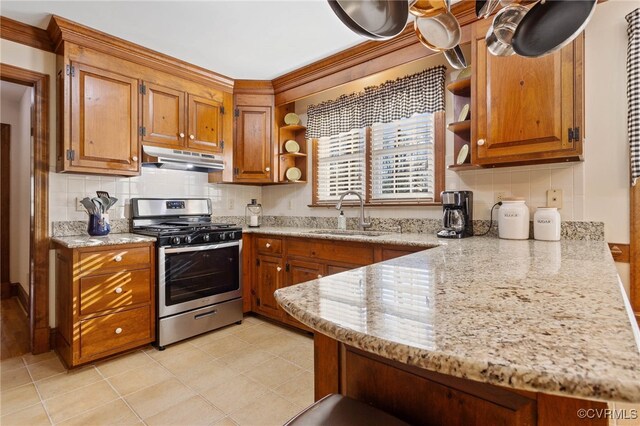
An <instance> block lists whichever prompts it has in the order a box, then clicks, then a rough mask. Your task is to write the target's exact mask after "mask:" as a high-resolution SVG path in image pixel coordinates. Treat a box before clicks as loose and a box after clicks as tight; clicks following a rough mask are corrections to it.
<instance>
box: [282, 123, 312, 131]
mask: <svg viewBox="0 0 640 426" xmlns="http://www.w3.org/2000/svg"><path fill="white" fill-rule="evenodd" d="M280 130H289V131H292V132H299V131H300V130H307V128H306V127H305V126H303V125H301V124H288V125H286V126H281V127H280Z"/></svg>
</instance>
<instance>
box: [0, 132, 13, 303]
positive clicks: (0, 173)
mask: <svg viewBox="0 0 640 426" xmlns="http://www.w3.org/2000/svg"><path fill="white" fill-rule="evenodd" d="M0 126H1V127H2V131H1V137H2V142H0V203H1V205H2V213H1V214H0V215H1V217H2V219H0V262H1V265H0V270H1V271H2V273H0V286H1V289H0V298H1V299H8V298H9V297H11V281H10V280H11V278H10V277H9V247H10V244H9V229H10V225H9V212H11V207H10V204H9V203H10V201H11V197H10V196H9V189H10V188H11V184H10V183H9V180H10V178H11V160H10V155H11V154H10V153H11V126H10V125H9V124H5V123H2V124H0Z"/></svg>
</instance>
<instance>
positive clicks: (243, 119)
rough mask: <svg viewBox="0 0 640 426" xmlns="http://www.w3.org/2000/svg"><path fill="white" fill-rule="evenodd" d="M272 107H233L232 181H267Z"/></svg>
mask: <svg viewBox="0 0 640 426" xmlns="http://www.w3.org/2000/svg"><path fill="white" fill-rule="evenodd" d="M272 123H273V121H272V109H271V107H267V106H239V107H237V108H236V138H235V144H234V165H235V176H234V180H235V181H238V182H271V181H272V180H273V179H272V172H271V158H272V145H271V144H272V133H271V128H272Z"/></svg>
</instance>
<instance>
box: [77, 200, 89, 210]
mask: <svg viewBox="0 0 640 426" xmlns="http://www.w3.org/2000/svg"><path fill="white" fill-rule="evenodd" d="M83 198H84V197H83ZM80 200H82V198H80V197H76V211H77V212H84V211H87V209H85V208H84V206H83V205H82V203H81V202H80Z"/></svg>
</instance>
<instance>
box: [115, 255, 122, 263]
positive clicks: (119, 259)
mask: <svg viewBox="0 0 640 426" xmlns="http://www.w3.org/2000/svg"><path fill="white" fill-rule="evenodd" d="M113 260H115V261H116V262H122V256H120V255H117V256H116V257H114V258H113Z"/></svg>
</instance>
